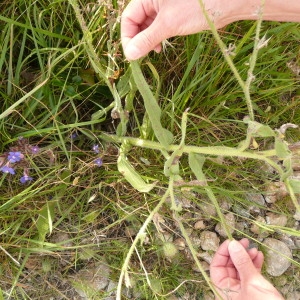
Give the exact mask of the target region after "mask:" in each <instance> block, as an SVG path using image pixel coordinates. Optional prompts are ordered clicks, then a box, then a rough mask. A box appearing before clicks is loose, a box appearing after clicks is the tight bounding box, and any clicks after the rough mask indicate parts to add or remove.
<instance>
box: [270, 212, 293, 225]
mask: <svg viewBox="0 0 300 300" xmlns="http://www.w3.org/2000/svg"><path fill="white" fill-rule="evenodd" d="M287 220H288V219H287V217H286V216H285V215H278V214H275V213H272V212H269V213H267V216H266V223H267V224H269V225H276V226H282V227H284V226H285V225H286V223H287Z"/></svg>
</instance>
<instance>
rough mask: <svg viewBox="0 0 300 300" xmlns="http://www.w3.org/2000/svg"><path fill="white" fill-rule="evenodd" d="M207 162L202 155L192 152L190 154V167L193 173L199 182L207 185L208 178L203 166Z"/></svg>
mask: <svg viewBox="0 0 300 300" xmlns="http://www.w3.org/2000/svg"><path fill="white" fill-rule="evenodd" d="M204 162H205V157H204V156H203V155H201V154H197V153H193V152H191V153H190V154H189V165H190V168H191V169H192V171H193V173H194V174H195V175H196V177H197V180H200V182H204V183H205V185H206V177H205V175H204V173H203V171H202V168H203V164H204Z"/></svg>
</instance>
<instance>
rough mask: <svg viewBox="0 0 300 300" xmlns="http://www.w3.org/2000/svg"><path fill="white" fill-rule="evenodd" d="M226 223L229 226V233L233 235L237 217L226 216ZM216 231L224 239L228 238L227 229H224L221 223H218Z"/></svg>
mask: <svg viewBox="0 0 300 300" xmlns="http://www.w3.org/2000/svg"><path fill="white" fill-rule="evenodd" d="M224 218H225V222H226V224H227V225H228V226H227V228H228V231H229V232H230V233H231V234H232V233H233V232H234V228H235V217H234V214H233V213H228V214H226V215H225V216H224ZM215 231H216V232H217V233H218V234H219V235H220V236H223V237H227V234H226V231H225V229H224V228H223V227H222V225H221V223H218V224H217V225H216V227H215Z"/></svg>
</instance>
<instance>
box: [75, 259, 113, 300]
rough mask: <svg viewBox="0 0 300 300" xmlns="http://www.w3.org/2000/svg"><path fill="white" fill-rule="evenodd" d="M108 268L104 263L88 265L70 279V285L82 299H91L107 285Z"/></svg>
mask: <svg viewBox="0 0 300 300" xmlns="http://www.w3.org/2000/svg"><path fill="white" fill-rule="evenodd" d="M109 275H110V268H109V266H108V265H107V264H106V263H105V262H104V261H99V262H95V263H90V264H88V265H86V266H85V267H84V268H83V269H81V270H80V271H78V273H77V274H76V275H75V276H74V277H72V278H71V281H72V285H73V286H74V288H75V290H76V291H77V293H78V294H79V295H80V296H81V297H82V298H83V299H91V298H92V297H93V295H95V294H97V292H99V291H101V290H104V289H105V288H106V286H107V285H108V283H109Z"/></svg>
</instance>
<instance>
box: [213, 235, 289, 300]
mask: <svg viewBox="0 0 300 300" xmlns="http://www.w3.org/2000/svg"><path fill="white" fill-rule="evenodd" d="M248 247H249V241H248V239H242V240H240V241H239V242H238V241H235V240H233V241H229V240H226V241H225V242H224V243H223V244H222V245H221V246H220V247H219V249H218V251H217V252H216V254H215V256H214V258H213V260H212V262H211V265H210V277H211V281H212V282H213V284H214V285H215V286H216V288H217V291H218V293H219V294H220V296H222V298H219V297H217V298H216V299H218V300H219V299H231V300H260V299H264V300H283V297H282V296H281V295H280V293H279V292H278V291H277V290H276V289H275V287H274V286H273V285H272V284H271V283H270V282H269V281H267V280H266V279H265V278H264V277H263V276H262V275H261V267H262V264H263V260H264V256H263V253H262V252H261V251H258V250H257V249H256V248H251V249H248V250H247V248H248Z"/></svg>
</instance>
